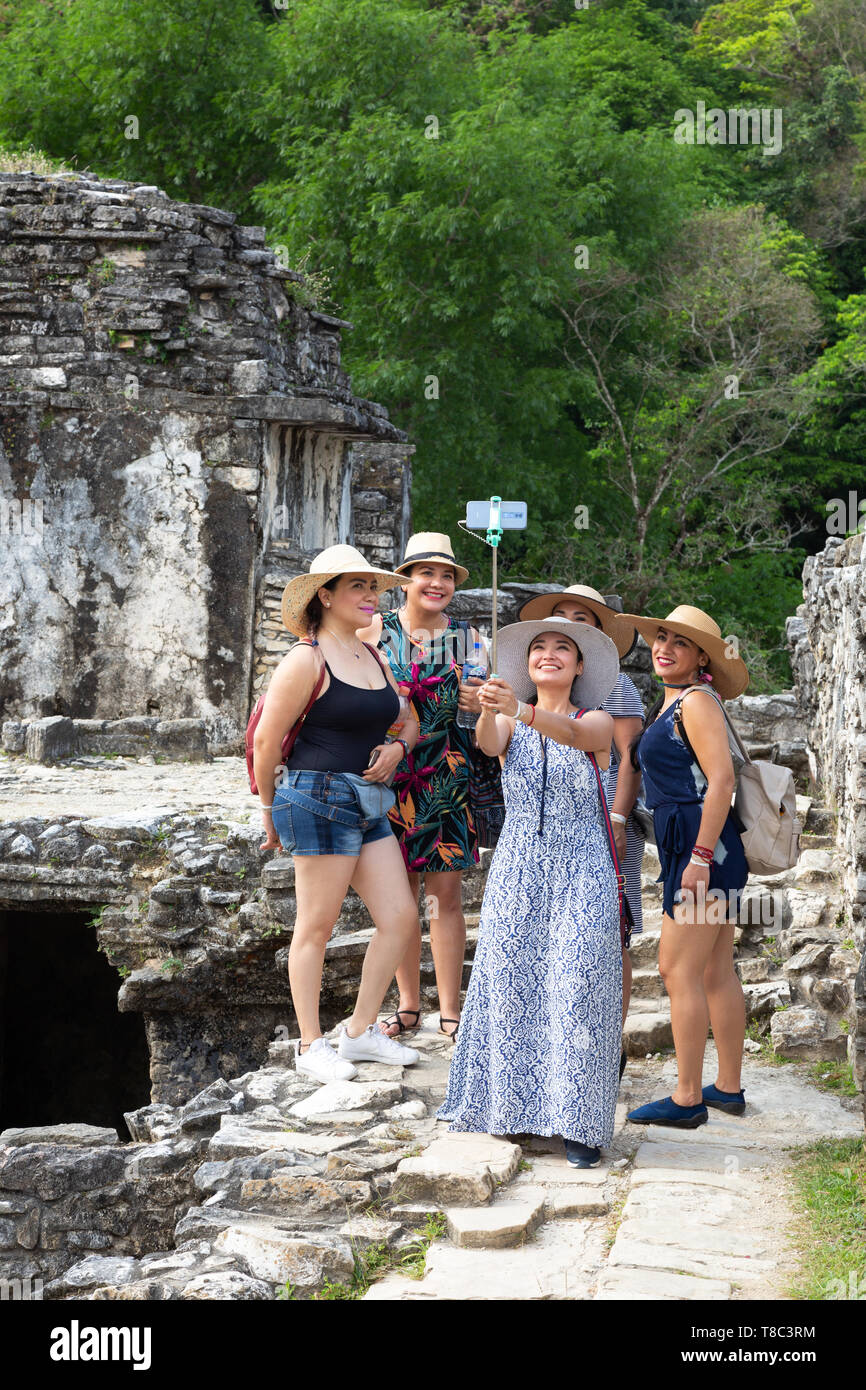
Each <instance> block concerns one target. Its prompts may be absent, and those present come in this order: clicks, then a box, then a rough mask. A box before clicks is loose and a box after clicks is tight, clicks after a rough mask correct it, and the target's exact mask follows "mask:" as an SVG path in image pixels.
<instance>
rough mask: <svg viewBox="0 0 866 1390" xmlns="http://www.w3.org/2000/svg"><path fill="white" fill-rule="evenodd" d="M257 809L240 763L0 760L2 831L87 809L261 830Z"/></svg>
mask: <svg viewBox="0 0 866 1390" xmlns="http://www.w3.org/2000/svg"><path fill="white" fill-rule="evenodd" d="M258 804H259V803H258V798H256V797H253V796H251V795H250V789H249V785H248V783H247V776H246V767H245V765H244V761H243V759H242V758H239V757H238V758H214V759H213V760H212V761H211V762H209V763H200V762H187V763H185V762H157V761H156V759H155V757H154V756H153V754H148V755H146V756H145V757H142V758H133V757H117V758H105V757H87V758H75V759H72V761H70V762H64V763H58V764H55V765H44V764H42V763H29V762H26V761H25V760H24V759H23V758H10V757H8V756H4V755H3V754H0V824H2V822H4V821H9V820H20V819H21V818H22V817H24V816H37V817H39V818H44V817H45V816H46V814H50V815H53V816H68V815H82V808H90V809H89V813H90V814H93V815H97V814H98V815H100V816H115V815H121V814H123V813H124V812H127V811H133V812H137V811H139V810H140V808H141V807H142V806H147V807H154V808H157V807H164V808H166V809H169V810H170V811H171V813H172V814H177V813H178V812H180V811H194V812H196V813H200V814H202V815H223V816H225V815H228V816H230V817H232V818H234V819H236V820H241V821H245V820H246V819H247V818H248V817H249V816H251V815H252V816H254V817H256V823H257V824H258V819H259V818H258ZM96 808H98V810H97V809H96Z"/></svg>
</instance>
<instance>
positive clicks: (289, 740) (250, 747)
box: [244, 637, 327, 796]
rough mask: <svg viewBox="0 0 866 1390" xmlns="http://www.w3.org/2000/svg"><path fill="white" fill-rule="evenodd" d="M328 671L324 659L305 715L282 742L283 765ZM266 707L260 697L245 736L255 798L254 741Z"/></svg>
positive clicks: (256, 789)
mask: <svg viewBox="0 0 866 1390" xmlns="http://www.w3.org/2000/svg"><path fill="white" fill-rule="evenodd" d="M299 640H300V641H301V642H303V644H304V646H305V647H318V645H319V644H318V642H316V641H312V642H311V641H309V640H308V639H307V638H305V637H302V638H300V639H299ZM320 655H321V653H320ZM326 669H327V668H326V665H325V661H324V658H323V660H322V665H321V668H320V670H319V674H318V676H317V678H316V683H315V685H314V686H313V693H312V694H311V696H310V698H309V700H308V701H307V704H306V708H305V709H304V712H303V714H302V715H301V716H300V718H299V719H297V720H296V721H295V723H294V724H293V725H292V727H291V729H289V731H288V733H287V734H286V736H285V738H284V739H283V742H282V745H281V748H280V756H281V758H282V760H283V763H285V762H286V760H287V759H288V758H289V756H290V754H291V751H292V748H293V747H294V743H295V739H296V738H297V737H298V733H299V732H300V728H301V725H302V724H303V722H304V720H305V719H306V717H307V715H308V714H309V712H310V710H311V709H312V708H313V705H314V704H315V702H316V700H317V699H318V697H319V691H320V690H321V688H322V685H323V683H324V680H325V671H326ZM264 705H265V696H264V695H260V696H259V698H258V700H257V701H256V705H255V709H254V710H253V712H252V714H251V715H250V718H249V723H248V724H247V730H246V736H245V739H244V751H245V753H246V761H247V773H248V776H249V781H250V791H251V792H252V793H253V796H258V793H259V789H258V786H257V785H256V777H255V772H254V769H253V752H254V740H255V732H256V729H257V727H258V723H259V720H260V719H261V717H262V710H263V709H264Z"/></svg>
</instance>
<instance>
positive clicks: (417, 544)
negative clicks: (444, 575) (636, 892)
mask: <svg viewBox="0 0 866 1390" xmlns="http://www.w3.org/2000/svg"><path fill="white" fill-rule="evenodd" d="M422 560H432V561H433V562H434V564H437V565H453V567H454V569H455V570H456V572H457V583H458V584H465V582H466V580H467V579H468V578H469V571H468V569H466V568H465V567H464V566H463V565H458V563H457V561H456V560H455V559H454V548H453V546H452V545H451V538H450V536H446V535H445V533H444V531H418V532H416V534H415V535H414V536H410V537H409V539H408V541H407V542H406V553H405V555H404V556H403V559H402V561H401V563H400V564H399V565H398V566H397V573H398V574H403V572H404V571H405V570H407V569H411V568H412V566H413V565H420V563H421V561H422Z"/></svg>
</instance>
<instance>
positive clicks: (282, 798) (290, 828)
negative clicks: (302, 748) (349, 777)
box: [271, 768, 394, 857]
mask: <svg viewBox="0 0 866 1390" xmlns="http://www.w3.org/2000/svg"><path fill="white" fill-rule="evenodd" d="M314 806H315V808H316V809H313V807H314ZM271 815H272V817H273V822H274V829H275V830H276V832H277V835H278V836H279V839H280V844H281V845H282V847H283V849H284V850H285V852H286V854H299V855H311V854H351V855H355V856H356V857H357V856H358V855H359V854H360V853H361V848H362V846H363V845H370V844H372V843H373V841H374V840H384V839H385V837H386V835H393V833H394V832H393V830H392V829H391V822H390V821H389V819H388V817H387V816H377V817H376V818H375V819H374V820H364V819H363V818H362V817H361V813H360V810H359V808H358V803H357V801H356V799H355V794H354V792H353V791H352V788H351V787H350V785H349V783H348V782H347V781H346V780H345V778H343V777H342V776H341V775H340V773H339V772H312V771H309V770H307V769H305V768H299V769H298V770H297V771H295V772H289V771H286V772H284V773H283V774H282V777H281V779H280V782H279V785H278V786H276V787H275V788H274V804H273V810H272V812H271Z"/></svg>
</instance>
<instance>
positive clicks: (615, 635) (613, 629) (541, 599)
mask: <svg viewBox="0 0 866 1390" xmlns="http://www.w3.org/2000/svg"><path fill="white" fill-rule="evenodd" d="M566 597H568V598H579V599H582V600H583V601H584V603H583V606H584V607H586V608H588V609H589V610H590V612H591V613H595V615H596V617H597V618H598V620H599V622H600V623H601V630H602V632H606V633H607V635H608V637H610V638H611V639H612V640H613V642H614V645H615V646H616V649H617V651H618V652H619V654H620V656H625V655H626V654H627V653H628V652H629V651H630V649H631V648H632V647H633V646H634V641H635V634H634V628H633V627H628V626H626V624H625V623H624V622H622V621H621V618H620V614H619V613H617V612H615V611H614V609H613V608H611V606H610V604H608V603H605V600H604V595H603V594H600V593H599V592H598V589H591V588H590V587H589V585H588V584H570V585H569V586H568V588H567V589H557V591H556V592H555V593H552V594H539V596H538V598H531V599H530V600H529V602H528V603H524V605H523V607H522V608H521V610H520V612H519V613H518V615H517V616H518V618H519V619H520V621H521V622H522V623H525V622H529V621H531V620H532V619H533V618H549V617H550V616H551V614H552V613H553V610H554V608H555V607H556V606H557V604H558V603H559V601H560V599H563V598H566Z"/></svg>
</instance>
